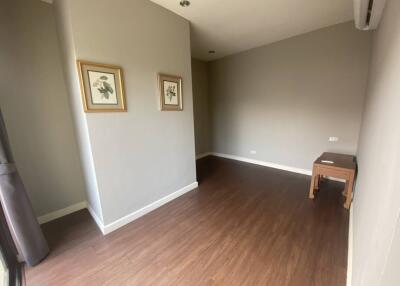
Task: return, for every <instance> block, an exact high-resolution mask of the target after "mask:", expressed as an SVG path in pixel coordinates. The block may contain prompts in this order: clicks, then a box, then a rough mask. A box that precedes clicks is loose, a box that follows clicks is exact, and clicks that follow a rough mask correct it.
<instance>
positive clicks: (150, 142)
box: [56, 0, 196, 224]
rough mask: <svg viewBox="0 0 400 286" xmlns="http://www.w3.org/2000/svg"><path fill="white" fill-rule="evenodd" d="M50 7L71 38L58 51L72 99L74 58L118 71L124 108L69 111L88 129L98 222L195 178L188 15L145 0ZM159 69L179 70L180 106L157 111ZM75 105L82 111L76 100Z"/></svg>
mask: <svg viewBox="0 0 400 286" xmlns="http://www.w3.org/2000/svg"><path fill="white" fill-rule="evenodd" d="M56 11H57V14H58V15H59V19H60V21H61V23H60V25H59V27H61V29H60V32H61V34H62V38H64V39H67V40H64V42H69V43H70V44H69V45H65V46H66V47H67V48H66V51H65V52H64V54H65V53H67V54H69V56H67V60H68V61H69V67H70V68H69V69H68V70H67V72H66V73H67V74H68V77H69V78H70V81H69V86H70V87H71V89H70V96H71V97H72V101H73V102H75V101H76V102H77V101H78V100H77V98H79V99H80V90H79V88H78V84H77V77H76V70H74V69H73V68H72V66H73V64H75V59H82V60H90V61H95V62H99V63H106V64H115V65H120V66H121V67H122V68H123V71H124V78H125V91H126V100H127V107H128V112H126V113H96V114H83V116H75V119H76V120H77V124H78V125H83V126H84V128H83V129H86V130H87V132H88V139H89V144H90V147H89V146H85V147H84V148H86V149H89V148H90V152H91V156H92V159H93V163H94V165H93V166H94V172H95V174H94V176H93V177H95V178H96V180H97V186H98V194H99V197H100V201H101V208H102V213H103V220H104V224H109V223H112V222H114V221H115V220H117V219H120V218H121V217H123V216H125V215H128V214H130V213H132V212H134V211H136V210H138V209H140V208H142V207H144V206H146V205H148V204H150V203H152V202H154V201H156V200H158V199H160V198H162V197H164V196H167V195H169V194H171V193H173V192H175V191H177V190H179V189H180V188H182V187H185V186H187V185H189V184H191V183H193V182H195V181H196V172H195V150H194V127H193V101H192V100H193V99H192V79H191V58H190V35H189V23H188V21H186V20H185V19H183V18H181V17H179V16H177V15H176V14H174V13H172V12H170V11H168V10H166V9H164V8H162V7H160V6H158V5H156V4H154V3H152V2H150V1H147V0H135V1H131V0H115V1H112V3H111V2H110V1H107V0H86V1H81V0H69V1H66V0H57V1H56ZM106 19H108V20H106ZM112 19H118V20H117V21H113V20H112ZM63 27H64V29H63ZM159 72H162V73H167V74H173V75H180V76H182V78H183V96H184V98H183V104H184V111H182V112H160V111H158V97H157V73H159ZM73 108H74V113H75V114H78V115H79V114H81V111H82V106H81V105H80V106H79V104H73ZM82 117H83V118H82ZM82 133H85V132H82ZM79 136H86V135H85V134H80V135H79ZM80 144H81V145H83V144H87V142H84V140H81V141H80Z"/></svg>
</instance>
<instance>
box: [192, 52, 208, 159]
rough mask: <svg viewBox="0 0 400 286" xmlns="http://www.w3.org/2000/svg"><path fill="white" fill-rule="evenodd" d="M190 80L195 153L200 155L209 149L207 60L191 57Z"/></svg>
mask: <svg viewBox="0 0 400 286" xmlns="http://www.w3.org/2000/svg"><path fill="white" fill-rule="evenodd" d="M192 80H193V111H194V130H195V139H196V140H195V141H196V155H201V154H204V153H207V152H210V151H211V107H210V100H209V92H208V64H207V62H203V61H199V60H195V59H192Z"/></svg>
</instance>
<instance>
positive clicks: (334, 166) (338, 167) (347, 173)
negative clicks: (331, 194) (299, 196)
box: [309, 152, 357, 209]
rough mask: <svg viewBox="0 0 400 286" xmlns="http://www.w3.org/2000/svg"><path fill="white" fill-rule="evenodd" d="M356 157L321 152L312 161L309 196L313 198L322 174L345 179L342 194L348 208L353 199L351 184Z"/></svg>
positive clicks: (355, 167)
mask: <svg viewBox="0 0 400 286" xmlns="http://www.w3.org/2000/svg"><path fill="white" fill-rule="evenodd" d="M356 169H357V163H356V157H355V156H352V155H343V154H336V153H327V152H325V153H323V154H322V155H321V156H320V157H319V158H318V159H317V160H315V161H314V164H313V171H312V179H311V186H310V194H309V198H310V199H314V194H315V191H316V190H318V189H319V184H320V181H321V179H322V177H323V176H329V177H334V178H338V179H343V180H346V186H345V189H344V191H343V195H344V196H345V197H346V202H345V203H344V207H345V208H346V209H349V208H350V204H351V201H352V199H353V185H354V178H355V175H356Z"/></svg>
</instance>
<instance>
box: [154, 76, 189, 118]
mask: <svg viewBox="0 0 400 286" xmlns="http://www.w3.org/2000/svg"><path fill="white" fill-rule="evenodd" d="M158 84H159V89H160V109H161V110H165V111H181V110H183V102H182V78H180V77H177V76H172V75H165V74H159V75H158Z"/></svg>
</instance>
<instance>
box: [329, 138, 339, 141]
mask: <svg viewBox="0 0 400 286" xmlns="http://www.w3.org/2000/svg"><path fill="white" fill-rule="evenodd" d="M338 141H339V138H338V137H329V142H338Z"/></svg>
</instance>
